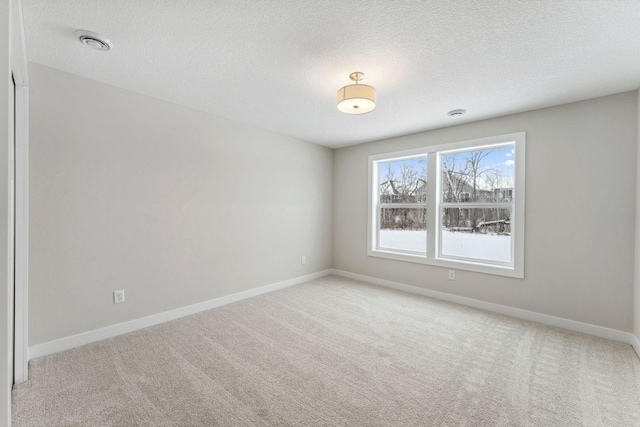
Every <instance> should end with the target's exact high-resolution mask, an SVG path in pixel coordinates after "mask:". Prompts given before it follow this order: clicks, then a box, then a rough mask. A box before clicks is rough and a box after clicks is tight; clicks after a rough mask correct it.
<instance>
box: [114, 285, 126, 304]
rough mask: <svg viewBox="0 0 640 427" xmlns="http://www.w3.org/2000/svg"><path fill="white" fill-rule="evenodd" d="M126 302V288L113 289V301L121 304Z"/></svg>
mask: <svg viewBox="0 0 640 427" xmlns="http://www.w3.org/2000/svg"><path fill="white" fill-rule="evenodd" d="M123 302H124V289H123V290H121V291H113V303H114V304H121V303H123Z"/></svg>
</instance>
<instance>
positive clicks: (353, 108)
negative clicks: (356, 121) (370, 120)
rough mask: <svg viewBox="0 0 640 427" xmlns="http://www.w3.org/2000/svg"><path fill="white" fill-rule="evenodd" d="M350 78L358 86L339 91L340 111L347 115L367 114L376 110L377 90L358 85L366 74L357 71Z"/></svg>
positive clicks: (346, 87) (350, 86)
mask: <svg viewBox="0 0 640 427" xmlns="http://www.w3.org/2000/svg"><path fill="white" fill-rule="evenodd" d="M349 78H350V79H351V80H353V81H355V82H356V84H353V85H349V86H345V87H343V88H340V90H339V91H338V110H340V111H342V112H343V113H347V114H365V113H368V112H370V111H373V109H374V108H376V89H375V88H374V87H372V86H368V85H361V84H358V82H359V81H360V80H362V79H363V78H364V73H361V72H359V71H356V72H355V73H351V74H350V75H349Z"/></svg>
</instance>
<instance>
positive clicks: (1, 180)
mask: <svg viewBox="0 0 640 427" xmlns="http://www.w3.org/2000/svg"><path fill="white" fill-rule="evenodd" d="M9 42H10V38H9V1H0V144H1V146H0V260H3V261H2V262H0V283H2V291H1V292H0V313H2V315H0V366H1V367H2V369H0V425H8V424H9V422H10V421H9V420H10V409H11V405H10V400H9V399H10V394H11V385H12V383H13V373H12V372H13V371H12V369H13V367H11V366H9V359H8V355H9V354H10V352H12V350H13V347H12V344H10V343H9V340H10V337H11V336H12V335H11V334H10V332H9V329H10V328H12V327H13V325H12V323H11V320H10V316H11V313H12V312H11V310H10V305H9V304H11V305H13V301H9V299H10V296H11V295H13V291H12V290H10V289H9V283H8V281H7V267H8V265H7V256H8V253H7V249H8V240H7V239H8V224H9V218H8V214H9V193H8V190H9V183H8V178H9V171H8V164H9V159H8V155H9V141H10V128H9V120H10V119H9V118H10V114H11V112H10V111H11V110H10V105H9V104H10V101H9V90H10V88H11V75H10V71H9V67H10V65H9ZM11 117H13V116H11ZM12 287H13V285H12Z"/></svg>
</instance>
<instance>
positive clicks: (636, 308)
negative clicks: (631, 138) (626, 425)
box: [633, 91, 640, 351]
mask: <svg viewBox="0 0 640 427" xmlns="http://www.w3.org/2000/svg"><path fill="white" fill-rule="evenodd" d="M636 134H637V137H638V143H637V147H638V160H637V164H636V248H635V249H636V258H635V262H636V263H635V282H634V289H633V297H634V298H633V332H634V334H635V336H636V338H637V339H638V340H640V91H638V118H637V120H636ZM637 350H638V351H640V349H637Z"/></svg>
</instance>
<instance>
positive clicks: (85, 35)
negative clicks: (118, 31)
mask: <svg viewBox="0 0 640 427" xmlns="http://www.w3.org/2000/svg"><path fill="white" fill-rule="evenodd" d="M76 37H78V39H80V42H81V43H82V44H85V45H87V46H89V47H92V48H94V49H96V50H101V51H104V52H106V51H107V50H110V49H111V48H112V47H113V44H112V43H111V42H110V41H109V40H108V39H107V38H106V37H104V36H101V35H100V34H98V33H94V32H92V31H87V30H78V31H76Z"/></svg>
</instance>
